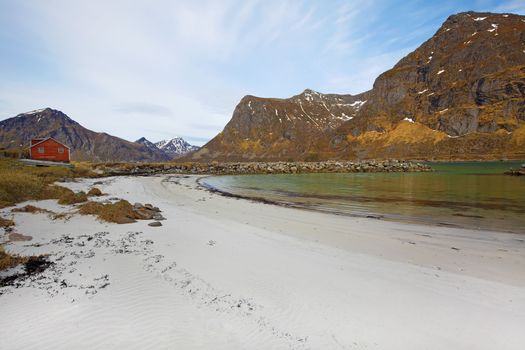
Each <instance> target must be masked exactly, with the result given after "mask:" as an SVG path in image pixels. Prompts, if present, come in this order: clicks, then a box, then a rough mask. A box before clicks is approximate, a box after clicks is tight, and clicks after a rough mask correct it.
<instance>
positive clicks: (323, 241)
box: [0, 175, 525, 350]
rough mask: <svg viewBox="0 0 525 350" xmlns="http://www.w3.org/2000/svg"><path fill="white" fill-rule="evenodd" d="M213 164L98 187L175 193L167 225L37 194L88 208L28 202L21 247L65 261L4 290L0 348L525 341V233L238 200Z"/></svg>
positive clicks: (161, 197) (517, 344)
mask: <svg viewBox="0 0 525 350" xmlns="http://www.w3.org/2000/svg"><path fill="white" fill-rule="evenodd" d="M198 178H199V177H197V176H189V177H184V176H169V175H168V176H157V177H119V178H109V179H105V180H104V183H103V184H102V185H97V187H99V188H100V189H101V190H102V191H103V192H104V193H107V195H106V196H102V197H100V198H97V200H107V199H108V198H112V197H118V198H124V199H127V200H129V201H130V202H132V203H133V202H141V203H152V204H153V205H155V206H158V207H160V209H161V210H162V211H163V212H162V214H163V215H164V216H165V217H166V218H167V220H165V221H163V222H162V224H163V226H161V227H149V226H148V225H147V224H148V221H139V222H137V223H132V224H125V225H117V224H109V223H103V222H99V221H97V220H96V219H95V218H94V217H91V216H80V215H78V214H74V207H72V206H59V205H57V204H56V201H40V202H34V201H32V202H25V203H21V204H20V205H19V206H23V205H26V204H32V205H35V206H38V207H41V208H45V209H49V210H52V211H55V212H71V214H72V215H71V217H70V218H69V219H67V220H55V221H53V220H52V219H51V218H50V217H49V216H48V215H46V214H31V213H15V214H13V218H14V221H15V223H16V232H18V233H21V234H24V235H27V236H32V237H33V239H32V240H31V241H18V242H11V243H9V244H8V245H6V249H7V250H9V251H10V252H15V253H20V254H28V255H29V254H44V253H45V254H50V255H49V259H50V260H52V261H53V262H54V265H52V266H51V267H50V268H48V269H47V270H46V271H45V272H43V273H42V274H41V275H38V276H35V277H34V278H33V279H31V280H27V281H24V282H22V283H21V284H20V285H19V286H18V287H17V288H15V287H13V286H10V287H5V288H0V293H1V295H0V348H1V349H53V350H56V349H94V348H97V349H135V348H137V349H404V350H407V349H491V350H493V349H520V350H521V349H524V348H525V332H523V329H524V327H525V236H522V235H517V234H508V233H499V232H490V231H477V230H465V229H458V228H451V227H437V226H425V225H416V224H407V223H398V222H389V221H383V220H376V219H368V218H352V217H344V216H337V215H331V214H326V213H318V212H312V211H306V210H300V209H293V208H284V207H279V206H275V205H268V204H262V203H256V202H251V201H248V200H240V199H234V198H227V197H223V196H220V195H218V194H212V193H210V192H208V191H206V190H204V189H203V188H201V187H200V186H199V185H198V184H197V182H196V181H197V179H198ZM93 181H94V180H82V181H80V182H77V183H67V184H66V185H67V186H68V187H70V188H72V189H74V190H81V189H82V190H88V189H89V188H90V186H91V185H92V183H93ZM1 212H2V215H3V216H4V217H6V216H10V215H11V214H10V213H9V211H8V210H6V209H4V210H2V211H1Z"/></svg>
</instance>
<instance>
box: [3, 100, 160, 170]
mask: <svg viewBox="0 0 525 350" xmlns="http://www.w3.org/2000/svg"><path fill="white" fill-rule="evenodd" d="M48 136H50V137H53V138H55V139H57V140H58V141H60V142H64V143H65V144H67V145H68V146H69V147H71V157H72V159H73V160H89V161H163V160H166V159H167V157H166V155H165V154H164V153H162V152H159V151H158V150H153V149H149V148H148V147H147V146H145V145H141V144H137V143H135V142H129V141H126V140H123V139H121V138H118V137H115V136H111V135H108V134H106V133H98V132H94V131H91V130H89V129H86V128H85V127H83V126H82V125H80V124H79V123H77V122H75V121H74V120H73V119H71V118H69V117H68V116H67V115H65V114H64V113H62V112H60V111H57V110H54V109H51V108H45V109H40V110H36V111H32V112H28V113H22V114H19V115H17V116H16V117H13V118H9V119H5V120H3V121H0V147H2V148H8V149H9V148H25V147H28V145H29V141H30V140H31V139H32V138H37V137H48Z"/></svg>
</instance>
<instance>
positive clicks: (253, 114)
mask: <svg viewBox="0 0 525 350" xmlns="http://www.w3.org/2000/svg"><path fill="white" fill-rule="evenodd" d="M367 99H368V93H363V94H359V95H355V96H352V95H334V94H321V93H319V92H315V91H313V90H308V89H307V90H305V91H304V92H303V93H301V94H300V95H297V96H293V97H291V98H288V99H277V98H260V97H255V96H245V97H244V98H243V99H242V100H241V102H240V103H239V104H238V105H237V107H236V108H235V111H234V112H233V117H232V119H231V120H230V121H229V122H228V124H227V125H226V127H225V128H224V130H223V131H222V132H221V133H220V134H219V135H217V136H216V137H215V138H214V139H212V140H211V141H210V142H208V143H207V144H206V145H205V146H204V147H202V148H201V149H200V150H199V151H197V152H196V153H194V154H193V156H192V158H193V159H202V158H204V159H206V158H214V159H227V160H250V159H287V158H294V157H297V156H298V155H299V156H302V155H305V154H308V152H309V150H311V149H316V148H318V147H319V141H320V140H322V138H323V135H325V134H329V133H333V132H335V130H337V128H338V127H340V126H341V125H343V124H344V123H345V122H347V121H349V120H352V119H353V118H354V117H355V116H356V115H357V113H358V112H359V110H360V109H361V108H362V107H363V106H364V105H366V103H367Z"/></svg>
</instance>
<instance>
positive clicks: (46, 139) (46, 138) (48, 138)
mask: <svg viewBox="0 0 525 350" xmlns="http://www.w3.org/2000/svg"><path fill="white" fill-rule="evenodd" d="M33 140H40V141H38V142H37V143H35V144H33V145H31V146H30V148H33V147H35V146H38V145H39V144H41V143H42V142H45V141H48V140H53V141H55V142H56V143H59V144H61V145H62V146H64V147H65V148H67V149H70V148H69V147H68V146H66V145H65V144H64V143H62V142H60V141H58V140H56V139H54V138H52V137H45V138H43V139H41V138H37V139H33Z"/></svg>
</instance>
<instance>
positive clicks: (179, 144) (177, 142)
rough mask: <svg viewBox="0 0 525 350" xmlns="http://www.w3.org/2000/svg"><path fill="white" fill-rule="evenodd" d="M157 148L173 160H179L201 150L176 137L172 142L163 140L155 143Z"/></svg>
mask: <svg viewBox="0 0 525 350" xmlns="http://www.w3.org/2000/svg"><path fill="white" fill-rule="evenodd" d="M155 146H156V147H157V148H158V149H160V150H162V151H163V152H164V153H166V154H167V155H168V156H169V157H170V158H171V159H174V158H178V157H180V156H183V155H185V154H187V153H190V152H193V151H196V150H198V149H199V147H197V146H192V145H190V144H189V143H188V142H186V141H185V140H184V139H183V138H182V137H174V138H172V139H171V140H162V141H159V142H157V143H155Z"/></svg>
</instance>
